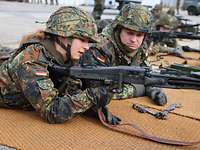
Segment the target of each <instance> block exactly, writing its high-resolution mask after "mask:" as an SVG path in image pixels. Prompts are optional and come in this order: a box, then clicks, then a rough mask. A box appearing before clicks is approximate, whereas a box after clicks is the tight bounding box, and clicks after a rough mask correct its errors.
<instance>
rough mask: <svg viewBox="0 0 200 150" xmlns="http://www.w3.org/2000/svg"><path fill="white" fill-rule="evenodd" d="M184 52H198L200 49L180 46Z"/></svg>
mask: <svg viewBox="0 0 200 150" xmlns="http://www.w3.org/2000/svg"><path fill="white" fill-rule="evenodd" d="M182 49H183V51H184V52H200V49H196V48H191V47H189V46H182Z"/></svg>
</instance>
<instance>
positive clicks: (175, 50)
mask: <svg viewBox="0 0 200 150" xmlns="http://www.w3.org/2000/svg"><path fill="white" fill-rule="evenodd" d="M183 52H184V51H183V49H182V47H181V46H178V47H176V48H171V49H169V53H171V54H175V55H176V56H183Z"/></svg>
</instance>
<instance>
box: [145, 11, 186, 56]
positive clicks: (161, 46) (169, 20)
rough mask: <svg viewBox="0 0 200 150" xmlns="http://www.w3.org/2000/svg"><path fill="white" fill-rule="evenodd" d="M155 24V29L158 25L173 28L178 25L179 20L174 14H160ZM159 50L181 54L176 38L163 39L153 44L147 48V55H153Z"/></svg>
mask: <svg viewBox="0 0 200 150" xmlns="http://www.w3.org/2000/svg"><path fill="white" fill-rule="evenodd" d="M155 24H156V28H157V30H159V28H160V27H164V28H165V29H168V30H174V29H176V27H177V26H178V25H179V22H178V20H177V19H176V17H175V16H171V15H168V14H162V15H161V16H160V19H159V20H157V21H156V23H155ZM159 52H161V53H169V54H175V55H178V56H180V55H182V53H183V50H182V48H181V47H180V46H178V45H177V41H176V39H163V40H162V41H159V42H157V43H154V44H153V46H152V47H151V48H150V50H149V55H153V54H156V53H159Z"/></svg>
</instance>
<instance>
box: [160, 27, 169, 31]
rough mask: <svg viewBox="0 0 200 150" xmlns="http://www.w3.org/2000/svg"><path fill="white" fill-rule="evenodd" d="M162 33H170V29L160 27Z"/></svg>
mask: <svg viewBox="0 0 200 150" xmlns="http://www.w3.org/2000/svg"><path fill="white" fill-rule="evenodd" d="M159 30H160V31H161V32H170V29H168V28H165V27H162V26H161V27H160V29H159Z"/></svg>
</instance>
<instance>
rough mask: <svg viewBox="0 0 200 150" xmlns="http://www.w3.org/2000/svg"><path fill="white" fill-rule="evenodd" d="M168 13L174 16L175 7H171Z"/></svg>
mask: <svg viewBox="0 0 200 150" xmlns="http://www.w3.org/2000/svg"><path fill="white" fill-rule="evenodd" d="M167 14H169V15H172V16H174V15H175V9H174V8H173V7H170V8H169V9H168V11H167Z"/></svg>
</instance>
